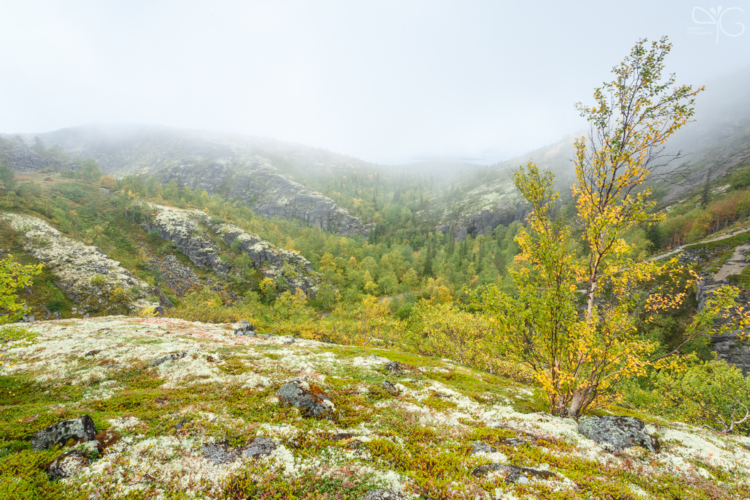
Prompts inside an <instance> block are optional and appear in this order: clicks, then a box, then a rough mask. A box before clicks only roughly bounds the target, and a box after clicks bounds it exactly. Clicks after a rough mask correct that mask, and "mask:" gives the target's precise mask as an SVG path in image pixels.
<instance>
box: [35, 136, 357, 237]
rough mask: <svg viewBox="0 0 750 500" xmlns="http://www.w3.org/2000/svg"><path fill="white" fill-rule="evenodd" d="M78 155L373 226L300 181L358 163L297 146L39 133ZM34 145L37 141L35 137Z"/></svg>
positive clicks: (309, 218)
mask: <svg viewBox="0 0 750 500" xmlns="http://www.w3.org/2000/svg"><path fill="white" fill-rule="evenodd" d="M39 137H40V138H41V139H42V140H43V141H44V143H45V144H53V145H56V146H60V147H62V148H63V149H64V150H65V151H66V152H67V153H68V154H69V155H70V156H80V157H90V158H93V159H95V160H96V161H97V162H98V164H99V166H100V168H101V169H102V170H103V171H104V172H106V173H109V174H112V175H115V176H124V175H135V174H140V173H149V174H156V175H157V176H159V177H160V178H161V179H162V181H163V182H165V183H167V182H169V181H170V180H175V181H176V182H177V183H178V184H179V185H186V186H190V187H191V188H193V189H205V190H206V191H208V192H209V193H217V192H218V193H221V194H224V195H227V196H230V197H233V198H238V199H242V200H244V201H245V202H246V203H247V204H248V205H249V206H250V207H251V208H252V209H253V211H255V213H257V214H259V215H264V216H267V217H279V218H281V219H288V220H298V221H301V222H304V223H306V224H309V225H311V226H314V227H319V228H322V229H326V230H329V231H333V232H339V233H341V234H361V235H365V236H366V235H367V232H368V229H369V228H368V226H367V224H366V223H365V222H363V221H362V220H361V219H359V218H358V217H356V216H354V215H352V214H350V213H349V212H348V211H347V210H346V209H344V208H342V207H340V206H338V205H337V204H336V203H335V202H334V201H333V200H331V199H330V198H328V197H326V196H323V195H321V194H320V193H317V192H315V191H312V190H310V189H307V188H306V187H305V186H303V185H302V184H300V183H298V182H296V181H295V180H294V179H293V177H292V176H294V175H295V174H300V173H301V172H306V173H308V174H309V173H311V172H317V171H320V172H322V171H325V170H326V169H338V168H342V169H343V168H347V166H348V165H352V164H359V163H362V162H359V161H358V160H355V159H352V158H347V157H344V156H340V155H335V154H332V153H328V152H326V151H322V150H318V149H314V148H309V147H305V146H299V145H296V144H291V143H285V142H282V141H275V140H272V139H260V138H253V137H246V136H240V135H231V134H217V133H208V132H198V131H188V130H178V129H170V128H165V127H146V126H85V127H74V128H68V129H62V130H58V131H55V132H49V133H46V134H39ZM27 139H29V137H27Z"/></svg>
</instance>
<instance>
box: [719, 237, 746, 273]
mask: <svg viewBox="0 0 750 500" xmlns="http://www.w3.org/2000/svg"><path fill="white" fill-rule="evenodd" d="M745 252H750V244H747V243H746V244H744V245H740V246H738V247H736V248H735V249H734V253H733V254H732V258H731V259H729V260H728V261H726V263H725V264H724V265H723V266H721V269H719V271H718V272H717V273H716V274H714V281H724V280H726V279H727V277H728V276H732V275H733V274H740V273H741V272H742V270H743V269H745V268H746V267H747V265H748V264H747V262H745Z"/></svg>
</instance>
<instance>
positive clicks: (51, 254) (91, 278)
mask: <svg viewBox="0 0 750 500" xmlns="http://www.w3.org/2000/svg"><path fill="white" fill-rule="evenodd" d="M0 219H2V220H4V221H6V222H7V223H8V224H10V226H11V227H12V228H13V229H14V230H15V231H16V232H17V233H19V234H20V235H21V236H22V239H21V244H22V246H23V248H24V250H26V251H27V252H29V253H30V254H31V255H32V256H33V257H34V258H36V259H38V260H39V261H40V262H42V263H43V264H44V265H45V266H46V267H47V268H49V269H50V270H51V271H52V273H53V274H54V275H55V279H56V280H55V284H56V285H57V286H58V287H59V288H60V289H61V290H62V291H63V292H65V295H67V296H68V297H69V298H70V299H71V300H72V301H74V302H76V303H77V304H78V305H79V309H81V310H82V311H97V310H104V311H107V312H123V311H121V310H120V309H122V308H123V307H124V308H125V310H126V311H129V312H137V311H140V310H142V309H147V308H153V309H154V310H156V311H161V310H163V308H164V307H169V305H170V304H168V302H169V301H168V299H166V297H164V295H163V293H161V290H158V289H157V288H156V287H152V286H151V285H149V284H148V283H146V282H145V281H143V280H140V279H138V278H136V277H135V276H133V274H132V273H130V272H129V271H127V270H126V269H125V268H123V267H122V265H121V264H120V263H119V262H117V261H115V260H112V259H110V258H109V257H107V256H106V254H105V253H104V252H102V251H101V250H99V249H98V248H96V247H95V246H92V245H86V244H85V243H82V242H80V241H77V240H74V239H72V238H68V237H67V236H63V235H62V233H60V231H58V230H57V229H55V228H53V227H52V226H50V225H49V224H47V223H46V222H44V221H43V220H41V219H39V218H37V217H32V216H29V215H20V214H0ZM150 295H154V296H156V297H163V300H162V301H160V299H157V300H150V299H149V298H148V297H149V296H150ZM164 301H166V302H164ZM162 302H164V303H162Z"/></svg>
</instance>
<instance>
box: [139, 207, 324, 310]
mask: <svg viewBox="0 0 750 500" xmlns="http://www.w3.org/2000/svg"><path fill="white" fill-rule="evenodd" d="M149 207H150V209H151V211H152V212H153V214H152V216H151V218H150V219H149V220H148V221H146V222H144V223H143V224H142V226H143V228H144V229H146V230H147V231H150V232H151V231H153V232H154V233H156V234H157V235H158V236H159V237H160V238H162V239H165V240H168V241H171V242H172V244H173V245H174V246H175V248H177V249H178V250H179V251H180V252H182V253H184V254H185V255H186V256H187V257H188V258H189V259H190V260H191V261H192V262H193V263H194V264H195V265H197V266H198V267H201V268H204V269H211V270H213V271H214V272H215V273H216V274H218V275H219V276H222V277H224V278H226V277H227V276H228V275H229V274H230V273H232V272H233V271H235V270H234V269H233V268H232V265H231V264H230V262H229V261H228V260H227V259H226V258H222V254H223V253H225V252H227V251H228V250H229V247H232V248H236V249H237V250H239V251H241V252H242V253H244V254H245V255H247V256H248V257H249V258H250V260H251V262H252V266H253V267H254V268H255V269H257V270H258V271H259V272H260V273H261V274H262V275H263V276H265V277H266V278H271V279H273V280H275V281H276V282H277V285H279V287H280V288H281V289H283V290H290V291H295V290H302V291H303V292H305V293H306V294H309V295H315V293H316V291H317V286H318V284H319V283H320V277H319V276H318V275H317V273H316V272H315V271H314V270H313V268H312V264H310V262H309V261H308V260H307V259H305V258H304V257H302V256H301V255H299V254H297V253H294V252H290V251H288V250H284V249H283V248H278V247H275V246H274V245H271V244H270V243H269V242H267V241H265V240H263V239H261V238H259V237H258V236H256V235H254V234H250V233H248V232H246V231H244V230H242V229H240V228H239V227H237V226H234V225H232V224H227V223H224V222H215V221H212V220H211V219H210V218H209V217H208V216H207V215H206V214H205V213H203V212H201V211H200V210H183V209H178V208H170V207H165V206H162V205H154V204H149ZM211 233H213V234H214V235H216V236H217V237H218V239H219V241H214V240H213V239H212V237H211Z"/></svg>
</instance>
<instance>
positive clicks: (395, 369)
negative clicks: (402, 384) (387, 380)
mask: <svg viewBox="0 0 750 500" xmlns="http://www.w3.org/2000/svg"><path fill="white" fill-rule="evenodd" d="M383 368H384V369H385V371H387V372H391V373H396V374H397V373H402V372H404V371H405V370H408V369H409V368H411V367H410V366H409V365H405V364H403V363H399V362H398V361H389V362H387V363H386V364H385V366H384V367H383Z"/></svg>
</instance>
